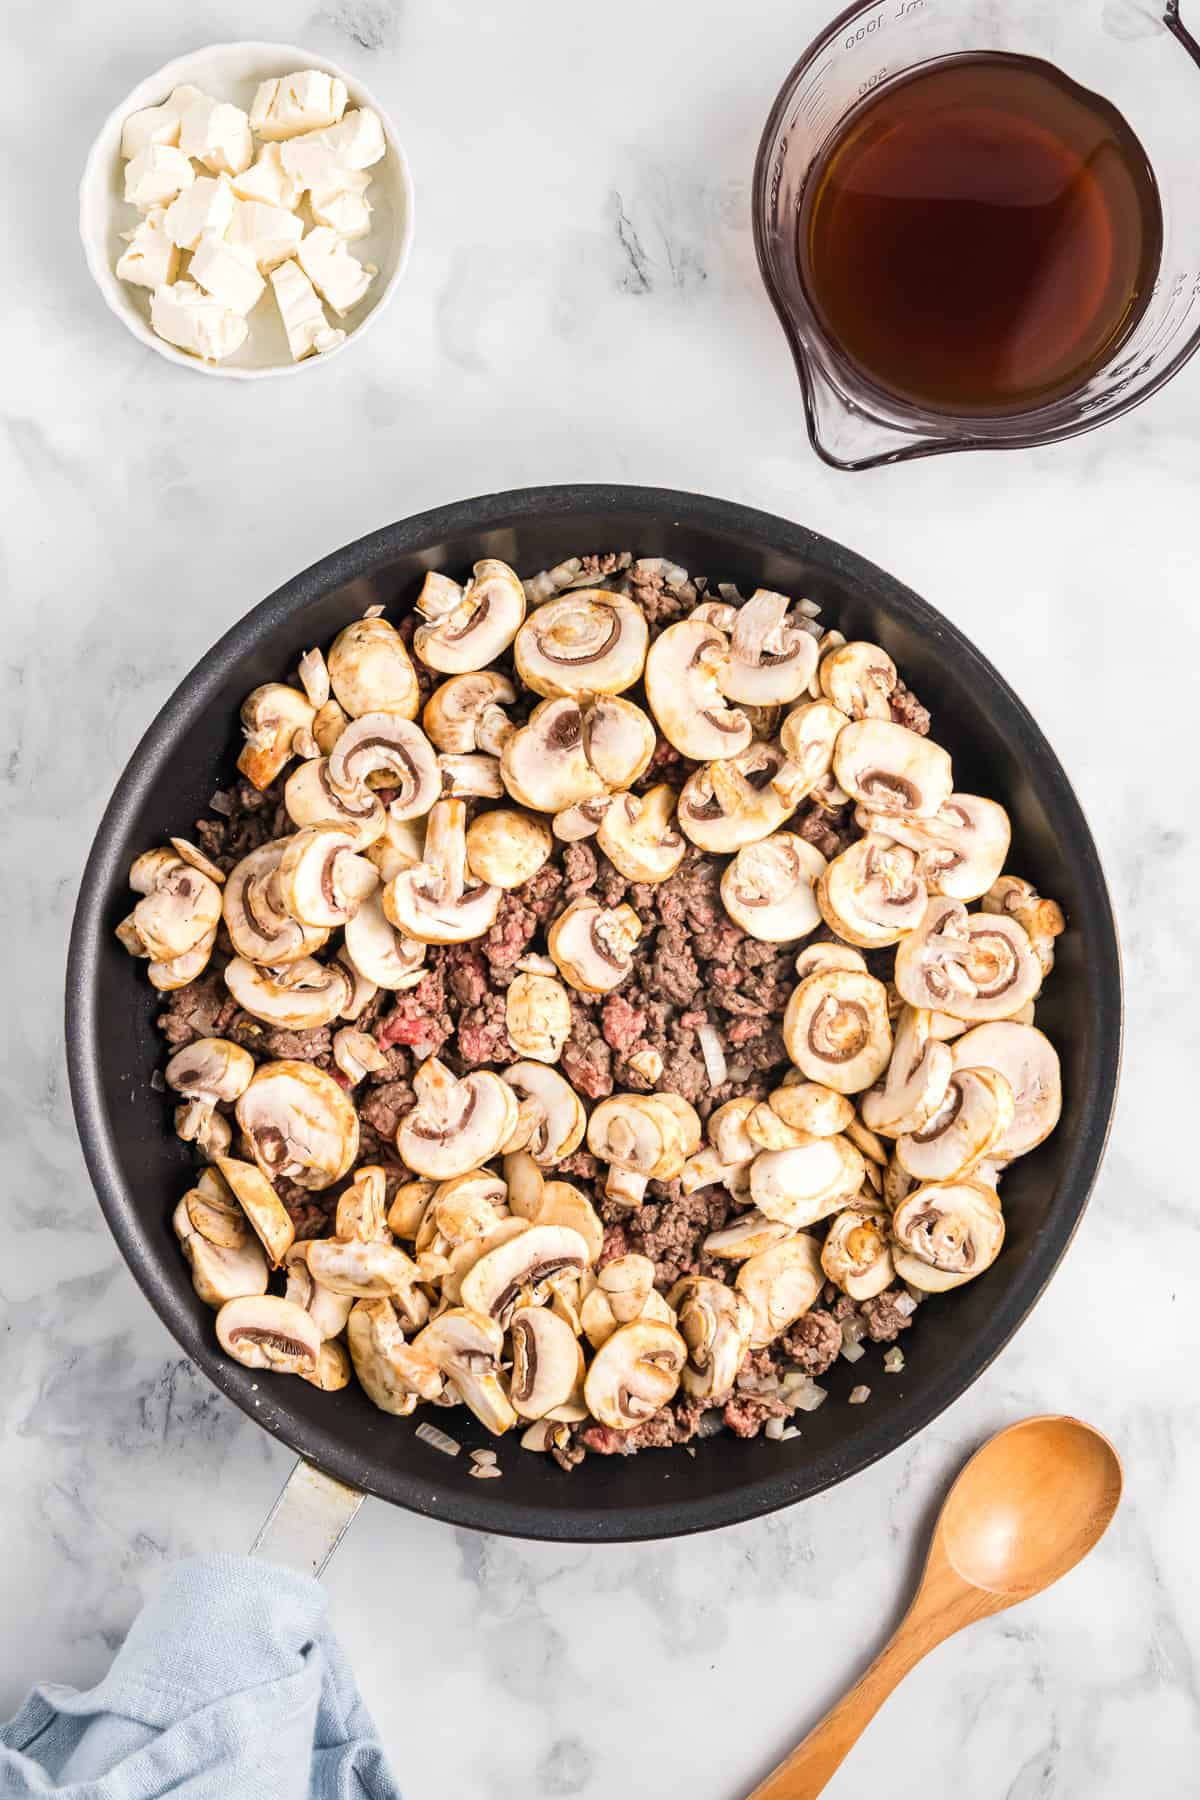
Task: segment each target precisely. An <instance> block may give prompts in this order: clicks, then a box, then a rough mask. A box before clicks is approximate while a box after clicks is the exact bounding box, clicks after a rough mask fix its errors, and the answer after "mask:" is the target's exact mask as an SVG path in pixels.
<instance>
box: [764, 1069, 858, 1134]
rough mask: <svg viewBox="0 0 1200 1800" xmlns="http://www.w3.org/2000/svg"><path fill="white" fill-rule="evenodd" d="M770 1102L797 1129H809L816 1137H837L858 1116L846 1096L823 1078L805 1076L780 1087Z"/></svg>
mask: <svg viewBox="0 0 1200 1800" xmlns="http://www.w3.org/2000/svg"><path fill="white" fill-rule="evenodd" d="M767 1104H768V1106H769V1107H770V1109H771V1111H772V1112H773V1113H775V1114H776V1115H777V1116H778V1117H779V1118H780V1119H781V1120H782V1121H783V1123H784V1124H785V1125H788V1126H790V1127H791V1128H792V1130H793V1131H807V1132H808V1133H809V1134H810V1136H812V1137H835V1136H836V1135H837V1133H838V1132H839V1131H845V1129H846V1127H847V1125H849V1124H850V1123H851V1122H852V1120H853V1118H854V1107H853V1104H852V1103H851V1102H850V1101H849V1100H847V1098H846V1096H845V1095H844V1094H839V1093H838V1092H837V1090H836V1088H831V1087H825V1086H823V1085H822V1083H821V1082H819V1081H805V1080H803V1079H801V1080H799V1081H794V1082H790V1083H788V1084H786V1085H785V1086H783V1087H778V1088H776V1089H775V1091H774V1093H773V1094H770V1095H768V1097H767Z"/></svg>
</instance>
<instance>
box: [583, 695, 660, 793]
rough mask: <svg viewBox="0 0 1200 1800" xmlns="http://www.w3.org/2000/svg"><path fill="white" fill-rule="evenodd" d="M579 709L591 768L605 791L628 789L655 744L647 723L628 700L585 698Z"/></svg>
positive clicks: (640, 773) (646, 765) (646, 764)
mask: <svg viewBox="0 0 1200 1800" xmlns="http://www.w3.org/2000/svg"><path fill="white" fill-rule="evenodd" d="M580 708H581V716H582V721H583V747H584V751H585V752H586V754H587V759H588V762H589V763H590V765H591V767H592V768H593V769H594V770H595V772H596V774H597V775H598V776H599V777H600V780H601V781H602V782H603V783H604V785H605V787H606V788H612V789H613V790H614V791H619V790H621V789H623V788H628V787H631V786H632V784H633V783H634V782H635V781H637V780H639V778H640V777H641V776H643V775H644V774H645V773H646V770H647V769H648V768H649V766H650V759H651V757H652V756H653V755H654V747H655V745H656V744H657V743H658V734H657V732H656V731H655V729H654V726H653V724H652V722H651V720H650V719H649V717H648V716H647V714H646V713H644V712H643V711H642V709H641V707H640V706H635V705H634V703H633V701H632V700H622V699H621V698H620V697H619V696H618V695H613V694H605V695H601V696H600V697H599V698H594V697H590V696H589V697H585V698H584V699H583V700H582V701H581V702H580Z"/></svg>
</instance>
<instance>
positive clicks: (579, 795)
mask: <svg viewBox="0 0 1200 1800" xmlns="http://www.w3.org/2000/svg"><path fill="white" fill-rule="evenodd" d="M500 773H501V775H502V777H503V780H504V785H505V787H506V788H507V789H508V791H509V793H510V794H511V795H512V797H513V799H514V800H516V801H518V802H519V803H520V805H522V806H529V807H532V808H533V810H534V811H535V812H551V813H557V812H563V811H565V810H566V808H567V807H570V806H575V805H577V804H578V803H579V802H580V801H583V800H595V799H597V798H598V797H599V796H600V795H601V794H603V792H604V782H603V781H602V780H601V778H600V776H599V775H597V773H596V771H595V769H593V768H592V765H591V763H590V762H589V761H588V757H587V749H586V747H585V744H584V740H583V712H582V710H581V708H580V705H579V702H578V701H577V700H571V699H554V700H542V701H540V702H539V704H538V705H537V706H535V707H534V709H533V711H532V713H530V715H529V721H528V723H527V724H525V725H522V726H521V728H520V730H519V731H514V732H513V734H512V736H511V737H510V738H509V740H508V742H507V743H506V744H505V746H504V749H503V750H502V752H501V754H500Z"/></svg>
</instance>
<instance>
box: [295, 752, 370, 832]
mask: <svg viewBox="0 0 1200 1800" xmlns="http://www.w3.org/2000/svg"><path fill="white" fill-rule="evenodd" d="M283 803H284V805H285V806H286V807H287V811H288V817H289V819H291V821H292V823H293V824H294V825H296V826H304V825H340V826H341V827H342V829H343V831H349V832H352V833H353V834H354V839H355V843H354V848H355V849H356V850H366V849H368V848H369V847H370V845H372V844H374V843H377V842H378V840H379V839H380V838H381V837H382V836H383V834H384V832H385V830H386V829H387V813H386V811H385V810H384V806H383V802H382V801H381V800H379V799H377V798H376V796H375V795H374V794H373V793H372V792H371V790H370V788H367V787H362V788H356V789H354V790H353V791H351V792H343V791H342V789H340V788H338V787H335V786H334V784H333V782H332V781H331V780H330V776H329V758H328V757H327V756H315V757H312V758H310V759H309V761H307V762H302V763H300V764H299V766H298V767H297V768H295V769H293V770H292V772H291V774H290V775H289V776H288V778H287V785H286V787H285V788H284V790H283Z"/></svg>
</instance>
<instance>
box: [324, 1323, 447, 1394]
mask: <svg viewBox="0 0 1200 1800" xmlns="http://www.w3.org/2000/svg"><path fill="white" fill-rule="evenodd" d="M346 1342H347V1344H348V1345H349V1346H350V1360H351V1361H352V1362H353V1364H354V1373H355V1374H356V1375H357V1376H358V1380H359V1385H360V1386H361V1387H362V1390H363V1392H364V1393H365V1394H366V1396H367V1399H368V1400H369V1401H370V1402H371V1404H372V1405H373V1406H377V1407H378V1408H379V1410H380V1412H386V1413H392V1414H393V1415H394V1416H396V1417H398V1418H401V1419H403V1418H407V1417H408V1415H409V1414H410V1413H412V1412H415V1410H416V1407H417V1403H418V1402H419V1401H421V1400H437V1399H438V1398H439V1397H440V1395H441V1393H442V1390H443V1388H444V1387H445V1385H446V1384H445V1378H444V1377H443V1375H442V1373H441V1371H440V1369H438V1367H437V1365H436V1364H435V1363H434V1362H433V1361H431V1359H430V1358H429V1357H427V1356H425V1355H424V1354H423V1353H421V1352H420V1351H418V1350H417V1349H416V1348H415V1346H414V1345H413V1344H406V1343H405V1341H404V1333H403V1331H402V1329H401V1326H400V1320H399V1319H398V1318H397V1316H396V1309H395V1307H394V1306H393V1305H392V1303H391V1301H390V1300H360V1301H358V1303H357V1304H356V1305H355V1306H354V1307H353V1309H352V1310H351V1313H350V1317H349V1319H348V1320H347V1322H346Z"/></svg>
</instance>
